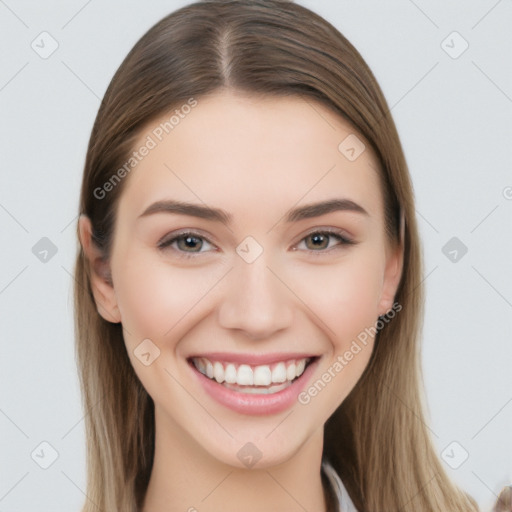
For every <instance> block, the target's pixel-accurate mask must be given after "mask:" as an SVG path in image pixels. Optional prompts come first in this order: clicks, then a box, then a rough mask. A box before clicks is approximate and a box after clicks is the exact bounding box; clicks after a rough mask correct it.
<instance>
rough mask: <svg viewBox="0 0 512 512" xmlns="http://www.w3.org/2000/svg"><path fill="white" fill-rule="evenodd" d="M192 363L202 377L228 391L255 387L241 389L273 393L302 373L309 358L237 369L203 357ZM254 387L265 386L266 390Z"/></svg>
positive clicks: (243, 366) (233, 365)
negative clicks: (237, 387)
mask: <svg viewBox="0 0 512 512" xmlns="http://www.w3.org/2000/svg"><path fill="white" fill-rule="evenodd" d="M192 361H193V363H194V365H195V367H196V368H197V369H198V370H199V372H201V373H202V374H203V375H206V376H207V377H209V378H210V379H215V380H216V381H217V382H218V383H219V384H223V385H224V386H226V387H228V388H230V389H236V386H255V387H254V388H252V389H253V390H254V391H251V390H250V389H249V388H248V387H247V388H244V389H243V392H247V393H252V392H254V393H258V392H261V393H275V392H277V391H280V390H281V389H284V387H287V386H288V385H289V384H290V383H291V382H292V381H293V380H294V379H295V378H297V377H300V376H301V375H302V374H303V373H304V370H305V368H306V364H307V363H308V361H309V358H303V359H299V360H297V361H288V362H284V361H282V362H279V363H277V364H275V365H266V364H263V365H259V366H254V367H252V366H250V365H248V364H241V365H239V366H238V369H237V366H236V364H233V363H221V362H220V361H215V362H213V363H212V362H211V361H209V360H208V359H206V358H204V357H199V358H197V357H195V358H193V360H192ZM271 366H273V368H271ZM232 385H233V386H232ZM256 386H265V387H266V389H263V388H258V387H256ZM269 386H270V387H269Z"/></svg>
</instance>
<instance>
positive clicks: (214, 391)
mask: <svg viewBox="0 0 512 512" xmlns="http://www.w3.org/2000/svg"><path fill="white" fill-rule="evenodd" d="M317 363H318V358H317V359H315V360H314V361H313V362H312V363H310V364H309V365H308V366H307V368H306V369H305V370H304V373H303V374H302V375H301V376H300V377H299V378H297V379H295V380H294V381H293V383H292V384H291V385H290V386H288V387H287V388H285V389H282V390H281V391H278V392H277V393H272V394H267V395H264V394H249V393H239V392H237V391H234V390H232V389H228V388H226V387H224V386H223V385H222V384H219V383H218V382H217V381H216V380H212V379H209V378H208V377H206V376H205V375H203V374H202V373H201V372H199V370H197V369H196V367H195V366H194V364H193V363H190V366H191V368H192V371H193V372H194V374H195V375H196V376H197V378H198V379H199V381H200V382H201V385H202V386H203V387H204V390H205V391H206V393H208V394H209V395H210V396H211V397H212V398H214V399H215V400H216V401H217V402H219V403H220V404H222V405H224V406H225V407H229V408H230V409H232V410H233V411H236V412H239V413H242V414H258V415H265V414H276V413H278V412H281V411H284V410H286V409H288V408H289V407H291V406H292V405H293V404H294V403H295V402H296V401H297V396H298V395H299V393H300V392H301V391H302V390H303V388H305V387H306V384H307V382H308V380H309V377H310V376H311V374H312V373H313V372H314V371H315V367H316V365H317Z"/></svg>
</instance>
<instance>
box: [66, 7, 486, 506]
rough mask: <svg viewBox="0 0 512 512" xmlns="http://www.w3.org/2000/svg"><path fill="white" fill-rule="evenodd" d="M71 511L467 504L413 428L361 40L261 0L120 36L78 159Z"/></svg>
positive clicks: (404, 233)
mask: <svg viewBox="0 0 512 512" xmlns="http://www.w3.org/2000/svg"><path fill="white" fill-rule="evenodd" d="M80 214H81V215H80V219H79V223H78V236H79V240H80V242H81V245H80V250H79V254H78V258H77V263H76V278H77V285H76V289H75V301H76V302H75V304H76V335H77V355H78V364H79V370H80V376H81V385H82V392H83V397H84V407H85V409H86V411H87V416H86V421H87V436H88V437H87V443H88V459H87V460H88V484H87V500H86V502H85V505H84V508H83V512H89V511H91V512H92V511H93V510H98V509H100V510H108V511H123V512H125V511H139V510H140V511H142V512H171V511H173V512H174V511H187V510H188V511H195V510H197V511H200V512H203V511H214V510H215V511H218V510H223V511H224V512H229V511H235V510H244V511H245V512H253V511H273V510H279V511H299V510H301V511H302V510H308V511H322V512H324V511H348V510H352V511H353V510H357V511H360V512H362V511H368V512H370V511H371V512H377V511H379V512H380V511H388V512H389V511H401V512H409V511H411V512H412V511H414V512H432V511H439V512H441V511H443V512H444V511H448V510H449V511H451V512H473V511H476V510H478V507H477V505H476V503H475V501H474V500H473V499H472V498H471V497H469V496H468V495H466V493H464V492H463V491H461V490H459V489H458V488H457V487H456V486H455V485H453V483H452V482H451V481H450V479H449V477H448V476H447V474H446V472H445V471H444V469H443V465H442V463H441V462H440V461H439V459H438V455H437V453H436V450H435V448H434V445H433V443H432V440H431V438H430V436H429V431H428V428H427V427H426V423H425V419H424V418H425V417H424V412H423V405H424V396H423V390H422V388H421V385H420V384H421V367H420V360H419V347H418V340H419V330H420V328H421V319H422V304H423V287H422V265H421V247H420V241H419V239H418V231H417V226H416V220H415V210H414V199H413V191H412V186H411V182H410V177H409V173H408V170H407V166H406V162H405V159H404V155H403V152H402V148H401V145H400V141H399V138H398V134H397V131H396V128H395V125H394V123H393V120H392V117H391V115H390V112H389V107H388V105H387V104H386V101H385V99H384V96H383V94H382V92H381V90H380V88H379V86H378V84H377V83H376V81H375V78H374V77H373V75H372V73H371V71H370V69H369V68H368V66H367V65H366V63H365V62H364V60H363V59H362V57H361V56H360V55H359V53H358V52H357V50H356V49H355V48H354V47H353V46H352V45H351V44H350V43H349V42H348V41H347V40H346V39H345V37H344V36H343V35H341V34H340V33H339V32H338V31H337V30H336V29H335V28H334V27H333V26H332V25H330V24H329V23H327V22H326V21H325V20H324V19H322V18H321V17H319V16H318V15H316V14H314V13H313V12H311V11H309V10H307V9H306V8H304V7H301V6H299V5H297V4H294V3H291V2H284V1H279V0H250V1H249V0H247V1H244V0H238V1H235V0H233V1H230V0H226V1H222V0H214V1H206V2H198V3H194V4H191V5H189V6H187V7H184V8H182V9H179V10H178V11H176V12H174V13H172V14H171V15H170V16H168V17H166V18H164V19H163V20H161V21H160V22H159V23H157V24H156V25H155V26H154V27H153V28H151V29H150V30H149V31H148V32H147V33H146V34H145V35H144V36H143V37H142V38H141V39H140V40H139V41H138V43H137V44H136V45H135V47H134V48H133V49H132V50H131V51H130V53H129V55H128V56H127V57H126V59H125V60H124V62H123V63H122V64H121V66H120V68H119V69H118V71H117V72H116V74H115V76H114V78H113V80H112V82H111V84H110V86H109V88H108V90H107V92H106V94H105V97H104V99H103V102H102V104H101V107H100V109H99V112H98V115H97V118H96V122H95V125H94V128H93V131H92V135H91V139H90V143H89V148H88V152H87V159H86V164H85V170H84V176H83V183H82V190H81V197H80Z"/></svg>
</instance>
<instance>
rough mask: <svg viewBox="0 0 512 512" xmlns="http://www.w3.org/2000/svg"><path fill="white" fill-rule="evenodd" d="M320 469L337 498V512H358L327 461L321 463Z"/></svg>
mask: <svg viewBox="0 0 512 512" xmlns="http://www.w3.org/2000/svg"><path fill="white" fill-rule="evenodd" d="M322 469H323V470H324V473H325V474H326V475H327V478H328V479H329V482H330V483H331V486H332V488H333V489H334V492H335V493H336V497H337V498H338V512H358V510H357V509H356V507H355V506H354V503H353V502H352V500H351V499H350V496H349V495H348V492H347V490H346V489H345V486H344V485H343V482H342V481H341V478H340V477H339V476H338V473H336V471H335V470H334V468H333V467H332V466H331V465H330V464H329V463H328V462H327V461H324V462H322Z"/></svg>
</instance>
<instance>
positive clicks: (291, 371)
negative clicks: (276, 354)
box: [286, 363, 295, 380]
mask: <svg viewBox="0 0 512 512" xmlns="http://www.w3.org/2000/svg"><path fill="white" fill-rule="evenodd" d="M286 378H287V379H288V380H293V379H295V363H292V364H291V365H290V366H288V368H286Z"/></svg>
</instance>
